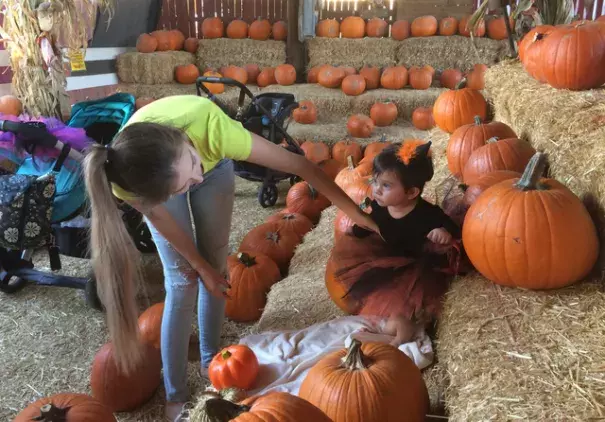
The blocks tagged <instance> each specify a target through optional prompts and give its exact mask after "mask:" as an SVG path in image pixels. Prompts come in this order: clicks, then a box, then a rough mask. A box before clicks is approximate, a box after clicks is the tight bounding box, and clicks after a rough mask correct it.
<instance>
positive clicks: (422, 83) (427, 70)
mask: <svg viewBox="0 0 605 422" xmlns="http://www.w3.org/2000/svg"><path fill="white" fill-rule="evenodd" d="M434 72H435V71H434V69H433V68H432V67H430V66H425V67H421V68H420V67H411V68H410V73H409V80H410V85H411V86H412V88H414V89H420V90H424V89H429V88H430V87H431V85H432V83H433V73H434Z"/></svg>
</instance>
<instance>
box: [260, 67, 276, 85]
mask: <svg viewBox="0 0 605 422" xmlns="http://www.w3.org/2000/svg"><path fill="white" fill-rule="evenodd" d="M276 83H277V81H276V80H275V68H273V67H264V68H263V69H262V70H261V71H260V73H259V74H258V77H257V78H256V84H257V85H258V86H259V87H260V88H264V87H266V86H269V85H275V84H276Z"/></svg>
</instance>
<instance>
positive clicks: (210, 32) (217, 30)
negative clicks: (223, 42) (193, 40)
mask: <svg viewBox="0 0 605 422" xmlns="http://www.w3.org/2000/svg"><path fill="white" fill-rule="evenodd" d="M224 34H225V24H224V23H223V20H222V19H221V18H219V17H212V18H206V19H204V20H203V21H202V36H203V37H204V38H207V39H215V38H222V37H223V35H224Z"/></svg>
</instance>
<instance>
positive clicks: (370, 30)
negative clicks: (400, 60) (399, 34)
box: [366, 18, 389, 38]
mask: <svg viewBox="0 0 605 422" xmlns="http://www.w3.org/2000/svg"><path fill="white" fill-rule="evenodd" d="M388 28H389V26H388V24H387V22H386V21H385V20H384V19H380V18H372V19H370V20H368V23H367V24H366V35H367V36H368V37H371V38H382V37H384V36H385V35H386V34H387V30H388Z"/></svg>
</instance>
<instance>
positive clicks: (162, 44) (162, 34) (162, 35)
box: [149, 30, 170, 51]
mask: <svg viewBox="0 0 605 422" xmlns="http://www.w3.org/2000/svg"><path fill="white" fill-rule="evenodd" d="M149 35H151V36H152V37H153V38H155V39H156V40H157V42H158V45H157V47H156V51H168V50H170V36H169V35H168V31H164V30H159V31H153V32H152V33H151V34H149Z"/></svg>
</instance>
